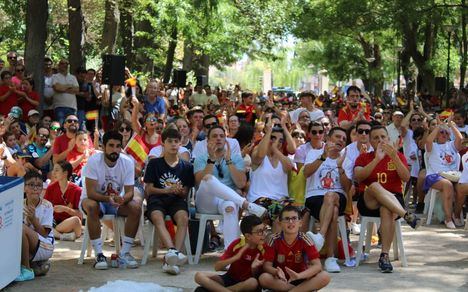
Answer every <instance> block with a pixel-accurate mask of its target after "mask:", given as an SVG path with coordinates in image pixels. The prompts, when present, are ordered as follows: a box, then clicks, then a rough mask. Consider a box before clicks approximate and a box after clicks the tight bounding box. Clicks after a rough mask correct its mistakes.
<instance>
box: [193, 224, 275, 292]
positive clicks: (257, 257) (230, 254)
mask: <svg viewBox="0 0 468 292" xmlns="http://www.w3.org/2000/svg"><path fill="white" fill-rule="evenodd" d="M240 229H241V232H242V234H243V235H244V238H239V239H237V240H235V241H233V242H232V243H231V244H230V245H229V247H228V248H227V250H226V252H225V253H224V254H223V255H222V256H221V258H220V260H219V261H218V262H216V264H215V270H216V271H221V270H224V269H225V268H226V267H227V266H229V265H230V266H229V269H228V271H227V273H225V274H224V275H219V274H217V273H210V272H198V273H196V274H195V282H197V283H198V284H199V285H201V287H198V288H197V290H195V291H198V292H201V291H216V292H218V291H256V290H257V288H258V281H257V279H256V276H258V275H259V274H260V273H259V272H260V271H261V267H262V265H263V260H262V259H261V257H262V255H263V241H264V239H265V231H266V229H265V226H264V225H263V223H262V220H261V219H260V218H259V217H257V216H255V215H249V216H246V217H244V219H242V222H241V224H240Z"/></svg>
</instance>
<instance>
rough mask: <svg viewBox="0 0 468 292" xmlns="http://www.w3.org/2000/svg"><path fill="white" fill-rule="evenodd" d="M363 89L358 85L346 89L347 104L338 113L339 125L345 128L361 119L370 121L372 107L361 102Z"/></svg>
mask: <svg viewBox="0 0 468 292" xmlns="http://www.w3.org/2000/svg"><path fill="white" fill-rule="evenodd" d="M360 99H361V89H360V88H359V87H357V86H354V85H352V86H350V87H349V88H348V90H346V106H345V107H343V108H342V109H340V111H339V113H338V125H339V126H340V127H343V128H345V129H347V128H349V127H350V125H351V124H356V122H357V121H359V120H366V121H368V122H369V121H370V108H369V106H368V104H365V105H363V104H362V103H360V102H359V101H360Z"/></svg>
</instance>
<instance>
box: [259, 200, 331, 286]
mask: <svg viewBox="0 0 468 292" xmlns="http://www.w3.org/2000/svg"><path fill="white" fill-rule="evenodd" d="M300 214H301V213H300V212H299V210H298V209H297V208H296V207H294V206H286V207H284V208H283V210H282V211H281V212H280V215H279V220H280V223H281V230H282V232H280V233H276V234H273V235H272V236H271V238H270V240H269V241H268V243H267V245H266V251H265V256H264V261H265V263H264V264H263V270H264V271H265V273H263V274H262V275H261V276H260V278H259V281H260V285H261V286H262V287H263V288H267V289H273V290H275V291H295V292H299V291H301V292H302V291H314V290H319V289H322V288H323V287H325V286H327V285H328V283H329V282H330V276H329V275H328V273H327V272H325V271H322V264H321V263H320V256H319V253H318V252H317V250H316V249H315V246H314V243H313V242H312V240H311V239H309V238H308V237H307V236H306V235H305V234H304V233H302V232H299V229H300V227H301V225H302V222H301V217H300V216H301V215H300Z"/></svg>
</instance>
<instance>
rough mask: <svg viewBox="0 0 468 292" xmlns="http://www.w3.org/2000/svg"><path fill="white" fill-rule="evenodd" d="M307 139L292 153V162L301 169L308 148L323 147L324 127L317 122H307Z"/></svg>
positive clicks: (316, 148) (317, 148)
mask: <svg viewBox="0 0 468 292" xmlns="http://www.w3.org/2000/svg"><path fill="white" fill-rule="evenodd" d="M307 131H308V136H309V141H308V142H307V143H305V144H303V145H301V146H299V147H298V148H297V149H296V154H295V155H294V162H295V163H296V166H297V168H298V169H301V168H302V166H303V165H304V163H305V160H306V157H307V153H309V151H310V150H312V149H315V150H319V149H323V147H324V145H325V143H324V142H323V140H324V135H325V131H324V127H323V125H322V124H321V123H319V122H311V123H310V124H309V128H308V129H307Z"/></svg>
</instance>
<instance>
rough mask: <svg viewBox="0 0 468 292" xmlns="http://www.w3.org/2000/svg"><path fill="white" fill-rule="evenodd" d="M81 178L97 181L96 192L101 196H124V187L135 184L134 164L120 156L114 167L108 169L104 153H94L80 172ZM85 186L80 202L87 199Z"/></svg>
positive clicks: (125, 157) (126, 157)
mask: <svg viewBox="0 0 468 292" xmlns="http://www.w3.org/2000/svg"><path fill="white" fill-rule="evenodd" d="M81 176H82V177H84V178H85V179H84V182H85V183H86V178H90V179H93V180H96V181H97V185H96V192H98V193H100V194H103V195H111V194H117V195H120V196H123V195H124V193H125V192H124V186H133V185H134V183H135V163H134V162H132V160H131V159H130V158H128V156H127V155H122V154H121V155H120V156H119V159H118V160H117V163H116V165H114V167H109V166H108V165H107V164H106V162H105V161H104V153H103V152H100V151H99V152H96V153H95V154H93V155H91V157H89V159H88V163H87V164H86V166H85V167H83V170H82V174H81ZM87 197H88V196H87V194H86V186H84V187H83V189H82V192H81V198H80V200H83V199H85V198H87Z"/></svg>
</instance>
